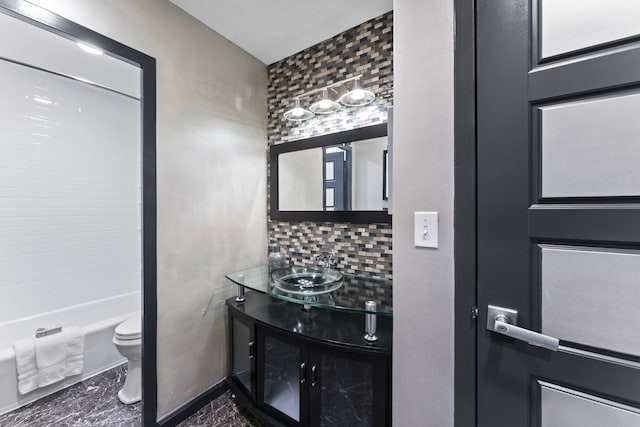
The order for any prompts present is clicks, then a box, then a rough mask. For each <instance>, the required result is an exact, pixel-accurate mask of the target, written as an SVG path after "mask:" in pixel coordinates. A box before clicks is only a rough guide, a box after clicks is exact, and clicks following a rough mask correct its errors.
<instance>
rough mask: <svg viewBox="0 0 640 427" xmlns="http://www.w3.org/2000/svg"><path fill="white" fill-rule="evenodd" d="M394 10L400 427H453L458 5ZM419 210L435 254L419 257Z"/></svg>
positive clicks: (396, 396)
mask: <svg viewBox="0 0 640 427" xmlns="http://www.w3.org/2000/svg"><path fill="white" fill-rule="evenodd" d="M393 6H394V81H395V87H394V136H393V141H394V153H393V154H394V160H393V161H394V169H393V174H394V175H393V193H394V201H393V203H394V212H393V283H394V285H393V312H394V320H393V322H394V335H393V425H394V426H425V425H432V426H439V427H445V426H453V383H454V370H453V369H454V360H453V357H454V352H453V350H454V329H453V315H454V305H453V304H454V300H453V298H454V269H453V267H454V260H453V243H454V242H453V200H454V175H453V174H454V169H453V166H454V164H453V48H454V44H453V42H454V14H453V0H430V1H418V0H415V1H410V0H409V1H399V0H397V1H394V5H393ZM418 210H434V211H438V212H440V224H439V243H440V247H439V248H438V249H435V250H434V249H425V248H420V249H418V248H414V247H413V234H412V233H413V212H414V211H418Z"/></svg>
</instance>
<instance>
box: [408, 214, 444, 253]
mask: <svg viewBox="0 0 640 427" xmlns="http://www.w3.org/2000/svg"><path fill="white" fill-rule="evenodd" d="M414 217H415V219H414V227H413V228H414V244H415V246H416V247H421V248H437V247H438V212H414Z"/></svg>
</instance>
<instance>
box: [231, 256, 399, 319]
mask: <svg viewBox="0 0 640 427" xmlns="http://www.w3.org/2000/svg"><path fill="white" fill-rule="evenodd" d="M342 274H343V275H344V278H343V279H342V286H340V287H339V288H338V289H336V290H334V291H331V292H327V293H323V294H317V295H304V294H299V293H296V294H293V293H288V292H286V291H284V290H282V289H280V288H278V287H276V285H275V282H274V280H273V279H272V278H271V275H270V274H269V271H268V269H267V266H266V265H260V266H258V267H253V268H248V269H246V270H241V271H236V272H235V273H229V274H227V275H226V276H225V277H226V278H227V279H229V280H231V281H232V282H233V283H235V284H236V285H241V286H244V287H246V288H248V289H251V290H254V291H257V292H261V293H263V294H267V295H269V296H272V297H274V298H279V299H282V300H286V301H290V302H295V303H297V304H305V305H308V306H312V307H322V308H330V309H335V310H347V311H351V312H357V313H364V312H365V306H364V304H365V302H366V301H375V302H376V311H375V313H376V314H379V315H387V316H390V315H391V314H392V293H391V289H392V288H391V280H385V279H377V278H372V277H368V276H360V275H353V274H346V273H342Z"/></svg>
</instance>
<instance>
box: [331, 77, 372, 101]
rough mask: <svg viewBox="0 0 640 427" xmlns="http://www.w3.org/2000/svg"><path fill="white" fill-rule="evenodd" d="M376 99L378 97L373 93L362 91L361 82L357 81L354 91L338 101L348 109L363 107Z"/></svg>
mask: <svg viewBox="0 0 640 427" xmlns="http://www.w3.org/2000/svg"><path fill="white" fill-rule="evenodd" d="M375 98H376V96H375V95H374V94H373V92H371V91H368V90H366V89H362V88H361V87H360V80H356V81H355V83H354V85H353V89H351V90H350V91H349V92H347V93H345V94H344V95H342V96H341V97H340V99H338V101H339V102H340V103H341V104H342V105H346V106H347V107H361V106H363V105H367V104H371V103H372V102H373V100H374V99H375Z"/></svg>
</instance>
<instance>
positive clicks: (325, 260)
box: [311, 255, 338, 268]
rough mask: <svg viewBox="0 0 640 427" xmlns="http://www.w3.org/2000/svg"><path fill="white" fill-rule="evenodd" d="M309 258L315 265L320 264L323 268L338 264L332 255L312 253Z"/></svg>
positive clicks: (334, 266) (333, 266)
mask: <svg viewBox="0 0 640 427" xmlns="http://www.w3.org/2000/svg"><path fill="white" fill-rule="evenodd" d="M311 259H312V261H313V262H314V263H315V264H316V265H322V267H324V268H336V267H337V265H338V261H337V260H336V259H335V258H334V257H333V255H325V256H320V255H314V256H313V257H311Z"/></svg>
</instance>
